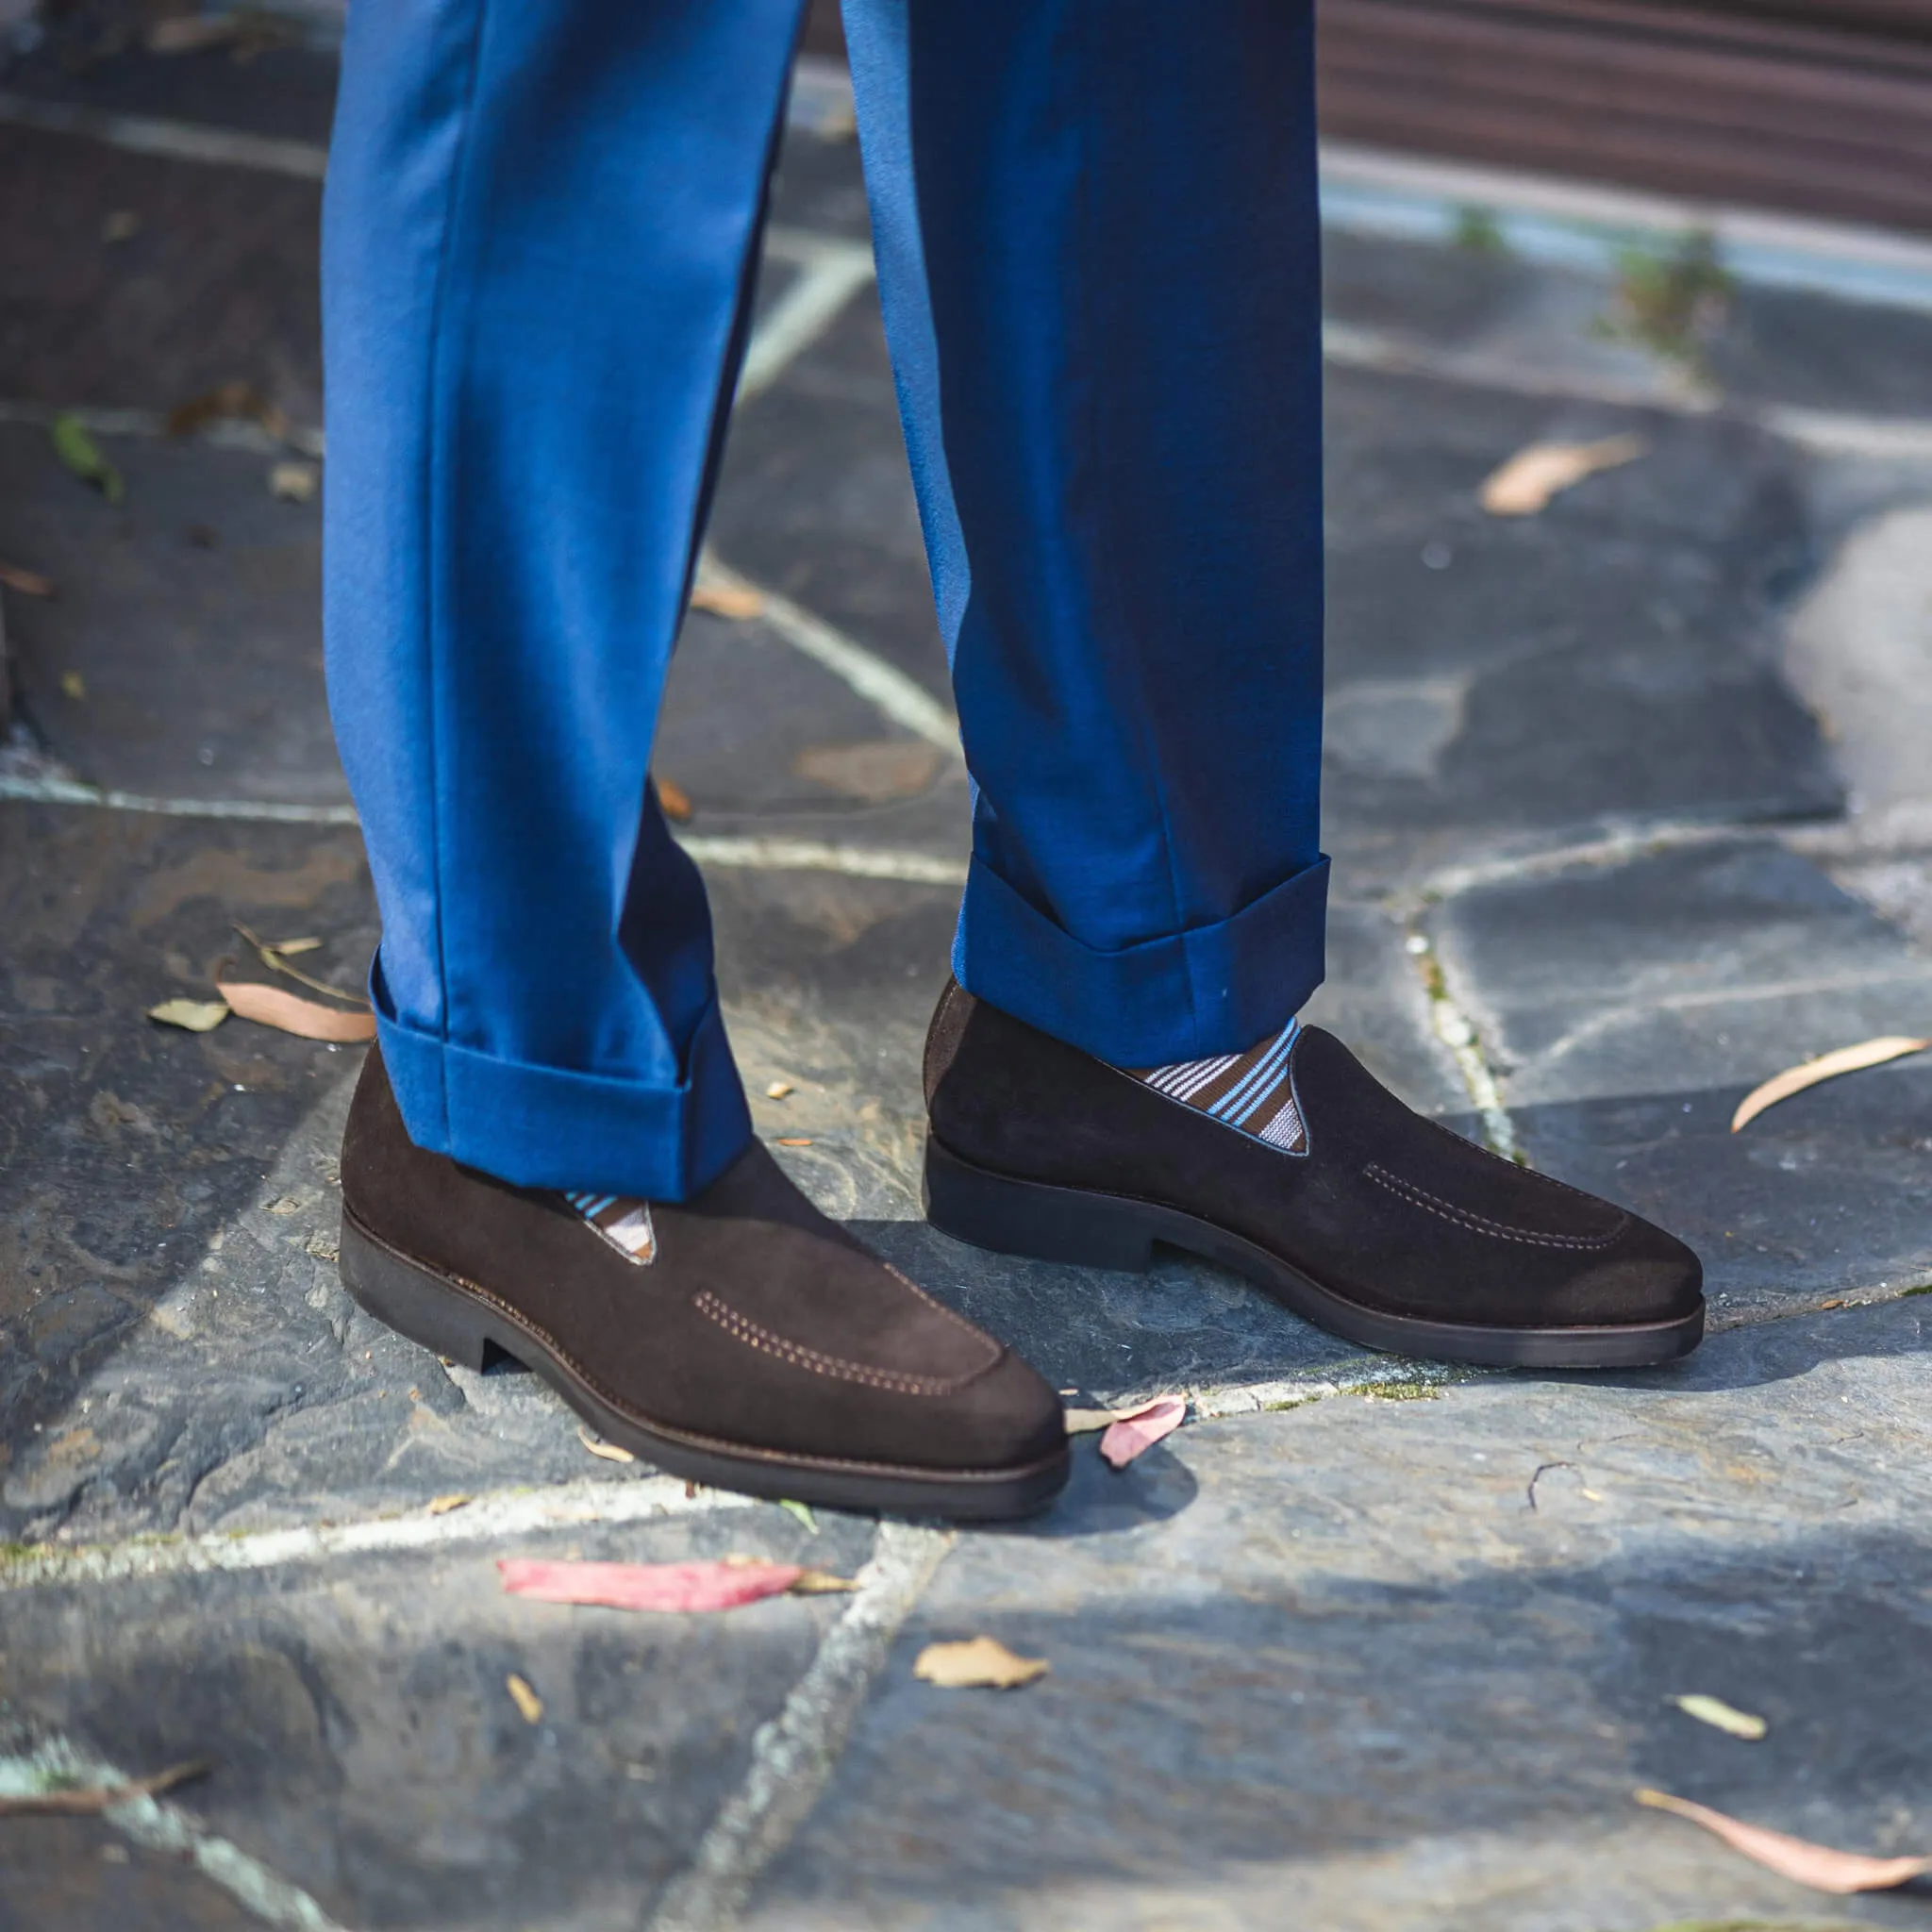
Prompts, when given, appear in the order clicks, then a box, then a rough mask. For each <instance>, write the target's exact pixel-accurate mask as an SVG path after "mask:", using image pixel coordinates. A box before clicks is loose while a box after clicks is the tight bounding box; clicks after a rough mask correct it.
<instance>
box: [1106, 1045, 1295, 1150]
mask: <svg viewBox="0 0 1932 1932" xmlns="http://www.w3.org/2000/svg"><path fill="white" fill-rule="evenodd" d="M1301 1030H1302V1024H1301V1022H1300V1021H1299V1020H1291V1021H1290V1022H1289V1023H1288V1024H1287V1025H1286V1026H1284V1027H1283V1028H1282V1029H1281V1031H1280V1032H1279V1033H1271V1034H1270V1035H1269V1036H1268V1038H1267V1039H1266V1040H1263V1041H1257V1043H1256V1044H1255V1045H1253V1046H1251V1047H1249V1048H1248V1050H1247V1052H1245V1053H1224V1054H1217V1055H1216V1056H1214V1058H1211V1059H1205V1060H1176V1061H1174V1063H1173V1064H1172V1065H1171V1066H1165V1067H1143V1068H1128V1069H1125V1070H1124V1071H1126V1072H1129V1073H1131V1074H1133V1076H1134V1078H1135V1079H1137V1080H1141V1081H1144V1082H1145V1083H1146V1084H1147V1085H1148V1086H1149V1087H1151V1088H1153V1089H1154V1091H1156V1092H1157V1093H1164V1094H1166V1095H1167V1097H1168V1098H1169V1099H1170V1100H1178V1101H1180V1102H1181V1103H1182V1104H1183V1105H1184V1106H1187V1107H1194V1108H1200V1110H1201V1111H1202V1112H1203V1113H1205V1114H1207V1115H1208V1117H1209V1118H1210V1119H1212V1120H1217V1121H1220V1122H1222V1123H1223V1124H1225V1125H1227V1126H1230V1127H1233V1128H1235V1129H1237V1130H1238V1131H1239V1132H1241V1133H1243V1134H1251V1135H1253V1136H1254V1138H1255V1139H1256V1140H1257V1141H1266V1142H1267V1143H1268V1145H1269V1146H1271V1147H1278V1148H1280V1149H1281V1151H1282V1152H1283V1153H1284V1154H1298V1153H1299V1152H1300V1151H1301V1150H1302V1148H1304V1147H1305V1146H1306V1145H1307V1129H1306V1128H1305V1127H1304V1126H1303V1124H1302V1117H1301V1112H1300V1110H1299V1109H1298V1108H1296V1106H1295V1104H1294V1087H1293V1083H1292V1082H1291V1080H1290V1078H1289V1072H1288V1062H1289V1056H1290V1055H1291V1053H1292V1052H1293V1050H1294V1042H1295V1036H1296V1035H1297V1034H1299V1033H1300V1031H1301Z"/></svg>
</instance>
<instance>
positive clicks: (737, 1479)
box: [341, 1209, 1072, 1523]
mask: <svg viewBox="0 0 1932 1932" xmlns="http://www.w3.org/2000/svg"><path fill="white" fill-rule="evenodd" d="M341 1275H342V1286H343V1287H344V1288H345V1289H347V1290H348V1291H349V1294H350V1296H351V1297H352V1298H353V1300H354V1301H355V1303H356V1305H357V1306H358V1307H360V1308H363V1309H364V1310H366V1311H367V1312H368V1313H369V1314H372V1315H374V1316H375V1319H376V1320H377V1321H378V1322H383V1323H386V1324H388V1325H389V1326H390V1327H391V1328H393V1329H395V1330H396V1332H397V1333H398V1334H400V1335H406V1336H408V1339H409V1340H410V1341H414V1342H417V1343H419V1344H421V1346H423V1347H424V1348H426V1349H429V1350H431V1351H433V1352H434V1353H435V1354H437V1355H440V1356H443V1357H447V1358H448V1359H449V1360H451V1361H453V1362H459V1363H461V1364H462V1366H463V1367H465V1368H469V1369H481V1368H482V1367H483V1366H484V1364H485V1362H486V1361H487V1360H488V1358H489V1356H490V1353H491V1350H492V1349H493V1350H497V1351H499V1352H501V1353H502V1354H504V1355H508V1356H512V1357H515V1358H516V1359H517V1360H518V1361H520V1362H522V1363H523V1364H524V1365H525V1367H526V1368H528V1369H530V1370H532V1371H533V1372H534V1373H535V1374H539V1375H541V1377H542V1378H543V1379H544V1381H546V1382H547V1383H549V1385H550V1386H551V1387H552V1388H553V1389H555V1390H556V1391H557V1392H558V1394H559V1395H560V1396H562V1398H563V1399H564V1401H565V1402H566V1403H568V1404H569V1405H570V1407H572V1408H574V1409H575V1411H576V1412H577V1414H578V1415H580V1416H582V1417H583V1418H584V1420H585V1421H586V1422H588V1423H589V1424H591V1426H592V1427H593V1428H594V1429H595V1430H596V1431H597V1433H598V1434H599V1435H600V1436H602V1437H603V1438H604V1440H605V1441H607V1442H615V1443H616V1444H617V1445H618V1447H619V1448H622V1449H628V1450H629V1451H630V1452H631V1454H632V1455H633V1456H636V1457H639V1458H640V1460H641V1461H644V1462H648V1463H650V1464H651V1465H652V1466H653V1467H654V1468H657V1469H660V1470H662V1471H664V1472H665V1474H668V1475H675V1476H682V1477H683V1478H684V1479H685V1480H686V1481H688V1482H694V1483H703V1484H704V1485H705V1486H706V1487H707V1488H708V1489H714V1490H737V1491H741V1493H743V1494H745V1495H750V1496H768V1497H771V1498H773V1499H774V1500H778V1499H784V1500H789V1501H791V1502H797V1503H821V1504H823V1505H824V1507H826V1508H828V1509H855V1510H861V1511H865V1512H867V1513H873V1514H878V1515H883V1516H910V1517H921V1518H939V1519H942V1520H944V1521H946V1522H953V1523H1003V1522H1008V1521H1011V1520H1013V1519H1015V1518H1018V1517H1023V1516H1034V1515H1037V1514H1038V1513H1039V1512H1040V1511H1041V1510H1042V1509H1044V1508H1045V1507H1047V1506H1048V1505H1049V1504H1050V1503H1052V1501H1053V1500H1054V1498H1055V1497H1056V1496H1058V1494H1059V1492H1060V1491H1061V1490H1063V1489H1064V1488H1065V1487H1066V1482H1067V1474H1068V1472H1069V1470H1070V1469H1071V1467H1072V1462H1071V1458H1070V1457H1069V1456H1068V1454H1067V1452H1066V1451H1065V1450H1062V1451H1061V1452H1060V1453H1059V1454H1058V1456H1056V1457H1049V1458H1048V1459H1047V1460H1046V1461H1044V1462H1038V1463H1029V1464H1026V1465H1024V1466H1022V1467H1019V1468H1013V1469H988V1470H967V1471H959V1470H945V1471H937V1470H923V1469H911V1468H896V1467H892V1466H890V1465H882V1464H877V1463H859V1462H840V1461H836V1460H832V1459H829V1458H827V1459H818V1458H814V1457H792V1456H783V1455H778V1454H774V1453H772V1452H769V1451H763V1450H758V1449H755V1448H745V1449H743V1450H737V1449H734V1448H733V1447H732V1446H731V1445H729V1444H727V1443H719V1442H713V1441H703V1440H697V1439H693V1438H691V1437H687V1436H683V1435H680V1434H678V1433H676V1432H675V1431H670V1430H665V1429H660V1428H658V1427H656V1426H654V1425H652V1424H649V1423H646V1422H644V1421H642V1420H641V1418H639V1417H637V1416H634V1415H630V1414H627V1413H625V1411H623V1410H621V1409H618V1408H614V1407H611V1405H610V1404H609V1403H608V1402H607V1401H605V1400H604V1399H603V1398H602V1397H601V1396H600V1395H598V1394H597V1392H596V1391H594V1390H592V1389H590V1388H588V1387H587V1386H586V1385H585V1383H584V1382H583V1381H582V1379H581V1378H580V1377H579V1376H578V1375H577V1374H576V1373H575V1370H574V1369H573V1368H572V1366H571V1364H570V1362H569V1361H568V1360H567V1359H565V1358H564V1357H562V1356H561V1355H559V1354H558V1352H557V1350H556V1348H555V1346H554V1344H552V1343H551V1342H550V1341H548V1340H547V1339H546V1338H544V1337H542V1336H541V1335H539V1334H538V1333H536V1332H535V1331H534V1330H532V1329H528V1328H525V1326H523V1325H522V1324H520V1323H519V1322H517V1321H516V1320H515V1319H514V1318H513V1317H512V1316H510V1315H508V1314H507V1313H506V1312H505V1311H503V1310H502V1309H500V1308H498V1307H494V1306H493V1305H491V1303H488V1302H486V1301H483V1300H481V1299H480V1298H479V1297H478V1296H476V1295H475V1294H473V1293H471V1292H470V1291H468V1290H467V1289H466V1288H465V1287H464V1285H463V1284H462V1283H461V1282H459V1281H457V1280H455V1279H453V1278H452V1277H450V1276H448V1275H444V1274H439V1273H438V1272H437V1271H436V1270H435V1269H434V1268H432V1267H429V1266H428V1265H426V1264H425V1263H424V1262H421V1261H417V1260H414V1259H412V1258H411V1257H408V1256H407V1255H404V1254H401V1253H399V1252H398V1251H397V1250H396V1249H394V1248H391V1246H390V1245H389V1244H388V1243H387V1242H386V1241H382V1240H381V1239H380V1237H378V1236H376V1235H375V1234H372V1233H371V1232H370V1231H369V1230H368V1229H367V1228H365V1227H364V1226H362V1224H360V1223H359V1222H358V1221H357V1220H356V1218H355V1216H354V1215H353V1214H351V1213H350V1212H349V1211H348V1210H347V1209H344V1210H343V1214H342V1237H341Z"/></svg>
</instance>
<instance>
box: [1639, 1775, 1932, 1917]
mask: <svg viewBox="0 0 1932 1932" xmlns="http://www.w3.org/2000/svg"><path fill="white" fill-rule="evenodd" d="M1631 1796H1632V1797H1634V1798H1635V1799H1636V1800H1637V1802H1638V1803H1639V1804H1640V1805H1648V1806H1650V1807H1652V1808H1653V1809H1655V1810H1658V1811H1669V1812H1671V1813H1673V1814H1674V1816H1676V1817H1678V1818H1688V1819H1689V1820H1690V1821H1691V1824H1701V1825H1703V1827H1704V1828H1705V1830H1706V1831H1707V1832H1711V1833H1713V1834H1714V1835H1715V1836H1716V1837H1718V1838H1721V1839H1723V1840H1724V1842H1725V1844H1727V1845H1729V1846H1730V1848H1731V1849H1732V1850H1733V1851H1734V1852H1742V1853H1743V1855H1744V1856H1745V1857H1747V1858H1755V1859H1756V1860H1757V1863H1758V1864H1760V1865H1763V1866H1765V1867H1767V1868H1768V1869H1769V1870H1771V1871H1773V1872H1775V1873H1776V1874H1778V1876H1779V1877H1780V1878H1789V1879H1791V1880H1792V1881H1794V1882H1795V1883H1796V1884H1799V1885H1808V1886H1809V1887H1810V1888H1811V1889H1812V1890H1813V1891H1831V1892H1839V1893H1844V1892H1852V1891H1889V1890H1890V1889H1891V1888H1892V1887H1893V1886H1895V1885H1903V1884H1905V1883H1906V1882H1907V1879H1912V1878H1919V1877H1923V1876H1924V1874H1925V1873H1927V1872H1932V1858H1869V1857H1865V1855H1864V1854H1863V1853H1861V1852H1836V1851H1833V1850H1832V1849H1831V1847H1830V1846H1829V1845H1814V1844H1813V1843H1811V1842H1810V1840H1808V1839H1802V1838H1791V1837H1790V1836H1789V1835H1788V1834H1786V1833H1785V1832H1782V1831H1767V1830H1766V1829H1765V1828H1764V1827H1763V1826H1762V1825H1761V1824H1743V1823H1742V1822H1741V1821H1740V1820H1739V1819H1736V1818H1727V1817H1726V1816H1725V1815H1724V1813H1723V1812H1722V1811H1713V1810H1712V1809H1711V1808H1710V1807H1709V1806H1707V1805H1693V1804H1692V1803H1691V1800H1690V1799H1688V1798H1674V1797H1672V1795H1671V1794H1670V1792H1668V1791H1654V1790H1648V1789H1647V1788H1646V1789H1643V1790H1636V1791H1633V1792H1632V1793H1631Z"/></svg>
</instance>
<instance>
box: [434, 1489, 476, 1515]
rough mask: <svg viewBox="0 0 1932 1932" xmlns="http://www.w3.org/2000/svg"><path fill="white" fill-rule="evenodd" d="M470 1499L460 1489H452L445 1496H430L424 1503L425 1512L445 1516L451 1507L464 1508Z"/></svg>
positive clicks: (467, 1505)
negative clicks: (425, 1503)
mask: <svg viewBox="0 0 1932 1932" xmlns="http://www.w3.org/2000/svg"><path fill="white" fill-rule="evenodd" d="M471 1501H472V1499H471V1498H470V1497H468V1496H466V1495H464V1494H462V1493H461V1491H452V1492H451V1493H450V1494H449V1495H447V1496H431V1497H430V1499H429V1501H428V1504H427V1505H426V1513H427V1514H428V1515H431V1516H447V1515H448V1514H449V1512H450V1511H451V1510H452V1509H466V1508H468V1507H469V1506H470V1503H471Z"/></svg>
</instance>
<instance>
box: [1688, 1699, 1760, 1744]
mask: <svg viewBox="0 0 1932 1932" xmlns="http://www.w3.org/2000/svg"><path fill="white" fill-rule="evenodd" d="M1671 1702H1672V1703H1673V1704H1674V1705H1675V1706H1676V1707H1677V1708H1678V1709H1679V1710H1681V1711H1682V1712H1683V1713H1684V1715H1685V1716H1686V1717H1694V1718H1695V1719H1696V1720H1697V1722H1698V1723H1699V1724H1709V1725H1710V1726H1711V1728H1712V1729H1713V1730H1719V1731H1725V1732H1728V1733H1729V1734H1730V1736H1732V1737H1734V1738H1742V1739H1743V1740H1744V1741H1745V1742H1746V1743H1747V1744H1755V1743H1756V1742H1757V1740H1758V1739H1759V1738H1761V1737H1763V1735H1764V1734H1765V1732H1766V1731H1768V1730H1769V1729H1770V1728H1771V1726H1770V1725H1769V1724H1766V1723H1765V1722H1764V1720H1763V1719H1762V1718H1761V1717H1753V1716H1752V1714H1751V1713H1750V1712H1749V1711H1748V1710H1740V1709H1739V1708H1738V1707H1737V1706H1736V1705H1734V1704H1726V1703H1725V1702H1724V1699H1723V1698H1722V1697H1707V1696H1706V1695H1705V1694H1704V1692H1703V1691H1691V1694H1690V1695H1689V1696H1687V1697H1674V1698H1672V1699H1671Z"/></svg>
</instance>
